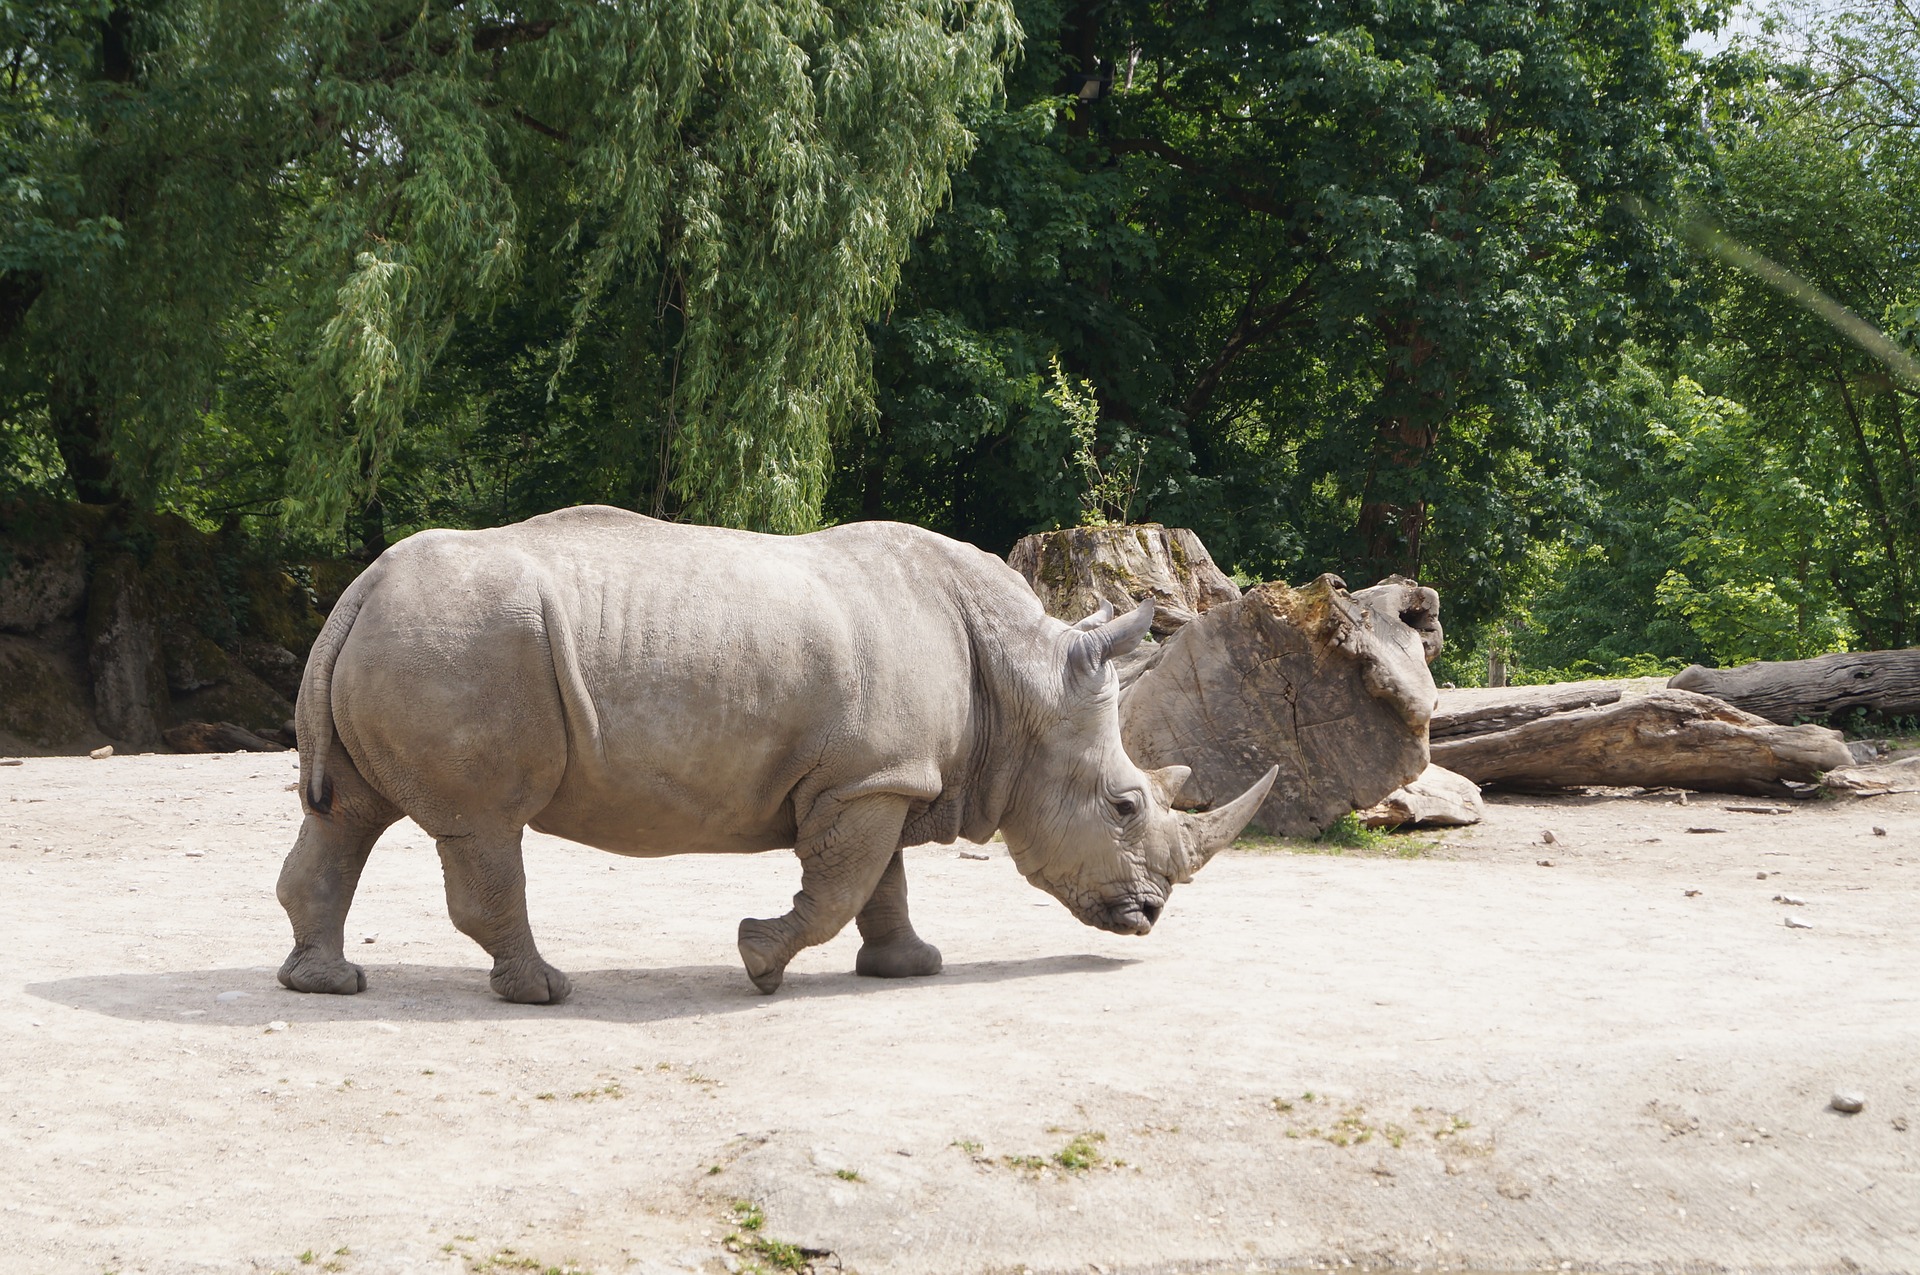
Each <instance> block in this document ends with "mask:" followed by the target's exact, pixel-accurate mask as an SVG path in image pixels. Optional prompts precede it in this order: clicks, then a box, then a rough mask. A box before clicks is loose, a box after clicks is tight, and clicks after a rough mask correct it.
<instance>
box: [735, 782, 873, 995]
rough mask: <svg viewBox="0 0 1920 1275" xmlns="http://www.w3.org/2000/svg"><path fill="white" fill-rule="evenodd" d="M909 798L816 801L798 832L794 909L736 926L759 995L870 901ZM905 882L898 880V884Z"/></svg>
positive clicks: (774, 987) (743, 958)
mask: <svg viewBox="0 0 1920 1275" xmlns="http://www.w3.org/2000/svg"><path fill="white" fill-rule="evenodd" d="M906 819H907V800H906V798H904V797H899V796H895V795H893V794H890V793H882V794H875V795H870V796H859V797H855V798H853V799H851V800H843V799H837V798H834V797H831V796H828V797H822V798H821V799H820V800H818V801H816V802H815V803H814V813H813V814H811V815H810V816H809V817H808V819H807V822H806V824H805V825H803V826H802V827H801V829H800V836H799V845H797V846H796V847H795V848H794V852H795V853H796V854H798V855H799V856H800V893H798V894H796V895H794V896H793V910H792V911H791V912H789V913H787V914H786V915H785V916H783V917H778V918H775V919H772V920H758V919H754V918H751V917H750V918H748V919H747V920H744V921H742V922H740V960H741V962H742V963H743V964H744V965H745V966H746V967H747V977H748V978H750V979H752V980H753V985H754V986H755V987H757V988H759V989H760V991H761V992H762V993H767V994H770V993H772V992H775V991H778V990H779V988H780V980H781V979H782V978H783V977H784V976H785V974H786V970H787V962H789V961H791V960H792V959H793V958H794V955H795V954H796V953H797V952H799V951H800V949H801V948H803V947H813V946H815V945H816V944H819V943H825V942H826V941H827V940H828V939H830V938H832V937H833V936H834V935H836V934H838V933H839V932H840V931H841V930H844V929H845V928H847V922H849V921H851V920H853V919H854V917H855V916H856V915H857V914H858V913H859V912H860V910H861V909H862V908H863V907H864V906H865V905H866V903H867V901H868V900H869V899H870V898H872V897H873V893H874V890H875V888H876V887H877V886H878V885H879V884H880V879H881V877H882V875H883V874H884V873H885V872H886V870H887V868H888V867H889V866H890V864H891V863H892V858H891V856H892V855H893V854H894V847H895V846H897V845H899V844H900V827H901V825H902V824H904V823H905V822H906ZM904 880H905V878H904V877H903V878H902V881H903V882H904Z"/></svg>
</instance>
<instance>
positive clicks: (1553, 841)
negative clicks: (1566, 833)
mask: <svg viewBox="0 0 1920 1275" xmlns="http://www.w3.org/2000/svg"><path fill="white" fill-rule="evenodd" d="M1540 840H1541V842H1542V843H1543V844H1546V845H1550V846H1555V845H1559V844H1560V838H1558V837H1556V836H1554V835H1553V829H1551V828H1548V829H1547V830H1546V831H1545V832H1543V833H1541V834H1540Z"/></svg>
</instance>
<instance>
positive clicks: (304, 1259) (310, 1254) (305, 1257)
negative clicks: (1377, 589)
mask: <svg viewBox="0 0 1920 1275" xmlns="http://www.w3.org/2000/svg"><path fill="white" fill-rule="evenodd" d="M314 1256H315V1254H314V1251H313V1250H312V1249H308V1250H307V1251H306V1252H304V1253H302V1254H300V1256H299V1257H297V1258H295V1259H294V1260H295V1261H297V1262H299V1263H300V1265H302V1266H312V1265H313V1259H314Z"/></svg>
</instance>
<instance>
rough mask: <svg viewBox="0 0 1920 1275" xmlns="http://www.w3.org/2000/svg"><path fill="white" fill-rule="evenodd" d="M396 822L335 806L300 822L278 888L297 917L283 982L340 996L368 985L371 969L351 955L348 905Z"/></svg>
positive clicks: (293, 917)
mask: <svg viewBox="0 0 1920 1275" xmlns="http://www.w3.org/2000/svg"><path fill="white" fill-rule="evenodd" d="M396 813H397V812H396ZM392 822H393V820H392V818H391V817H389V818H388V819H387V820H386V821H385V822H364V821H358V820H353V819H351V818H347V817H343V816H342V813H341V812H340V811H339V810H338V809H336V811H335V813H334V815H333V816H332V817H329V816H325V815H316V814H309V815H308V816H307V817H306V820H305V822H303V823H302V824H301V825H300V835H299V837H298V838H297V839H296V840H295V841H294V843H293V850H292V851H291V852H289V853H288V855H287V861H286V863H285V864H283V865H282V866H281V869H280V884H279V887H278V890H277V892H278V894H279V896H280V905H281V906H282V907H284V908H285V909H286V910H287V918H288V919H289V920H290V921H292V922H293V951H292V952H290V953H288V954H287V959H286V962H285V963H284V964H282V965H281V966H280V982H281V985H282V986H285V987H288V988H291V989H292V990H294V991H296V992H331V993H333V994H335V995H341V996H351V995H352V994H353V993H355V992H363V991H365V990H366V988H367V975H366V971H364V970H362V969H361V968H360V967H359V966H358V965H355V964H354V963H353V962H352V961H349V960H348V959H347V957H346V928H347V909H348V908H349V907H351V906H352V905H353V892H354V889H355V887H357V886H358V885H359V884H360V872H361V870H362V869H363V868H365V867H366V864H367V855H368V853H369V852H371V851H372V849H373V843H374V842H375V841H377V840H378V839H379V837H380V834H381V833H382V832H384V831H386V829H387V827H388V825H389V824H391V823H392Z"/></svg>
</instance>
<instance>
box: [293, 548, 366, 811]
mask: <svg viewBox="0 0 1920 1275" xmlns="http://www.w3.org/2000/svg"><path fill="white" fill-rule="evenodd" d="M385 574H386V571H385V570H384V568H383V566H382V564H381V563H378V562H376V563H374V564H373V565H372V566H371V567H368V568H367V569H366V570H365V571H362V572H361V573H360V576H359V578H358V579H356V580H355V581H354V582H353V583H352V584H350V585H348V586H347V591H346V592H345V593H342V594H341V595H340V600H339V601H338V602H336V603H334V604H333V611H332V613H331V614H329V615H328V616H327V622H326V624H325V625H323V626H322V627H321V629H320V636H319V637H317V638H315V639H314V640H313V649H312V650H311V651H310V652H308V654H307V667H306V671H305V672H303V673H302V674H301V675H300V699H299V701H298V702H297V703H296V704H295V705H294V709H293V726H294V736H295V741H296V742H297V743H298V745H299V748H300V798H301V800H302V801H303V802H304V803H305V804H306V807H307V809H309V810H311V811H312V812H313V813H314V814H317V815H324V814H327V813H328V812H330V811H331V810H332V809H333V781H332V780H331V779H329V778H327V752H328V750H329V749H331V748H332V747H333V666H334V663H335V661H337V660H338V659H339V658H340V648H341V646H342V645H343V644H345V642H346V640H347V634H348V633H349V632H350V631H352V629H353V622H354V620H355V618H357V617H358V616H359V614H360V608H361V607H362V606H363V605H365V604H366V600H367V595H368V594H369V593H371V592H373V587H374V585H376V584H378V583H379V580H380V577H381V576H383V575H385Z"/></svg>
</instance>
